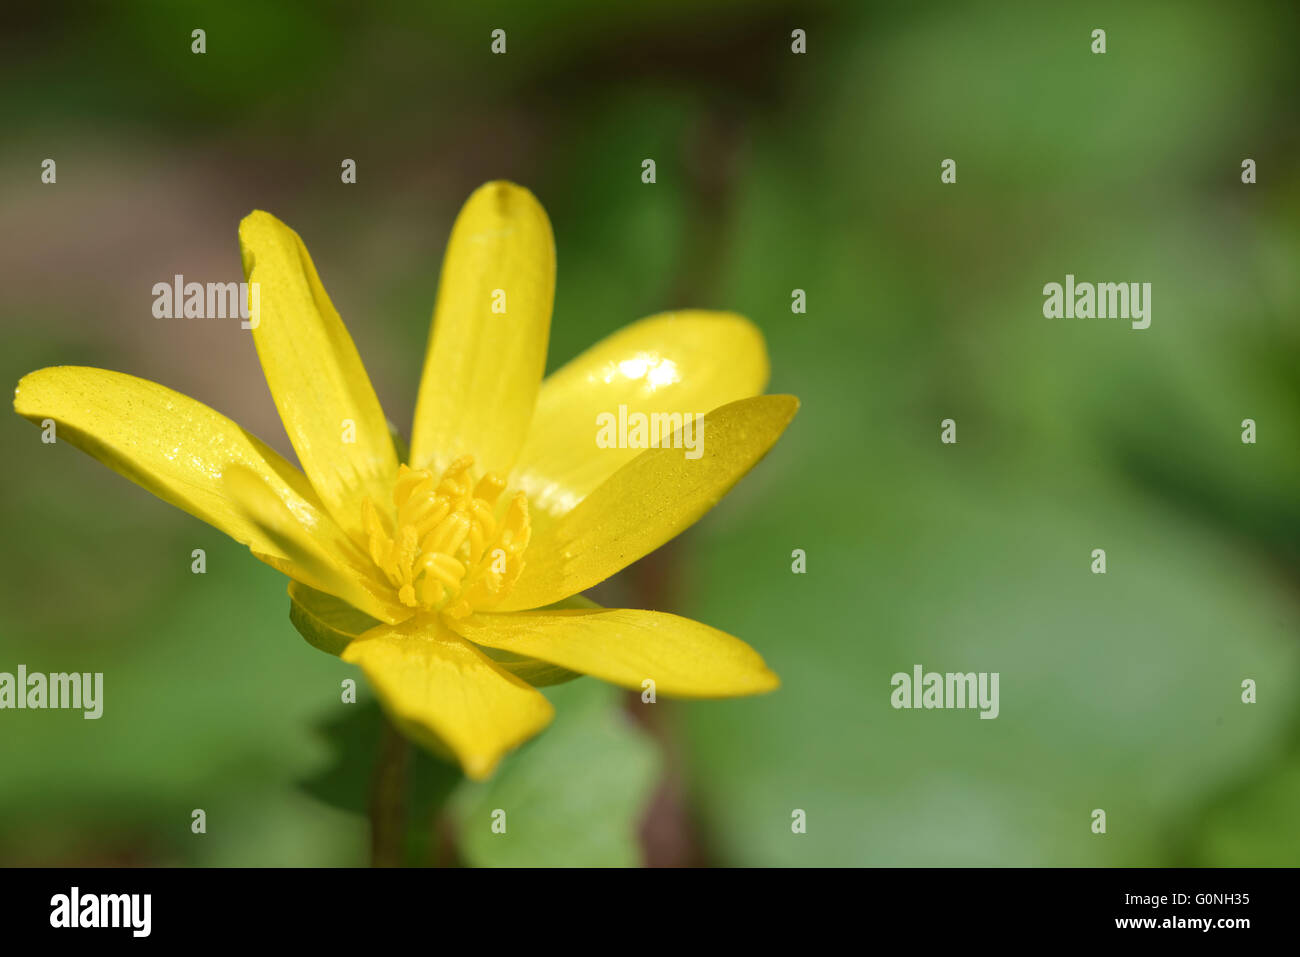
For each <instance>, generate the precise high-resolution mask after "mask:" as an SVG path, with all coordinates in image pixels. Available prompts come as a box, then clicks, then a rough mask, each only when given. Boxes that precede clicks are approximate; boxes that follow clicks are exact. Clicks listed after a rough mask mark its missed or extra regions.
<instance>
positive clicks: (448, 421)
mask: <svg viewBox="0 0 1300 957" xmlns="http://www.w3.org/2000/svg"><path fill="white" fill-rule="evenodd" d="M554 299H555V239H554V237H553V236H552V235H551V223H550V220H548V219H547V218H546V211H545V210H544V209H542V206H541V204H540V203H538V202H537V199H536V198H535V197H534V196H533V194H532V193H530V192H529V191H528V190H526V189H524V188H523V187H521V186H516V185H514V184H513V183H505V182H493V183H488V184H487V185H485V186H481V187H479V188H478V189H477V190H475V192H474V194H473V195H472V196H470V198H469V199H468V200H467V201H466V203H465V207H464V208H463V209H462V210H461V211H460V215H459V216H458V217H457V218H456V224H455V226H453V227H452V231H451V239H450V240H449V241H448V243H447V253H446V255H445V256H444V257H443V262H442V278H441V279H440V280H439V283H438V301H437V305H436V307H435V308H434V314H433V332H432V334H431V336H430V338H429V348H428V352H427V353H426V355H425V359H424V372H423V375H422V376H421V379H420V395H419V398H418V400H417V402H416V406H415V424H414V426H413V428H412V430H411V460H410V461H411V465H412V466H414V467H415V468H432V469H433V470H435V471H440V470H441V469H444V468H446V467H447V466H448V465H450V464H451V462H452V461H454V460H455V459H456V458H458V457H459V456H461V455H472V456H474V459H475V462H476V463H477V465H478V470H479V472H480V473H484V472H494V473H496V474H497V475H499V476H500V477H502V478H505V477H506V476H507V475H508V474H509V472H510V468H511V466H512V465H513V464H514V461H515V457H516V456H517V455H518V453H519V449H520V448H521V447H522V445H523V442H524V436H525V434H526V432H527V430H528V422H529V420H530V418H531V417H532V414H533V406H534V404H535V403H536V401H537V389H538V386H539V385H540V383H541V379H542V372H543V371H544V369H545V367H546V343H547V340H548V338H549V336H550V331H551V306H552V304H553V301H554ZM494 305H495V307H496V308H497V311H495V312H494V311H493V310H494ZM501 310H504V311H501Z"/></svg>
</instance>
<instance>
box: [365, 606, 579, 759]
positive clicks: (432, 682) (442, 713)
mask: <svg viewBox="0 0 1300 957" xmlns="http://www.w3.org/2000/svg"><path fill="white" fill-rule="evenodd" d="M341 657H342V658H343V660H344V661H350V662H352V663H353V664H357V665H360V666H361V668H362V670H363V671H364V672H365V674H366V677H367V678H368V679H369V680H370V683H371V685H373V686H374V689H375V691H376V693H377V694H378V695H379V700H380V702H381V703H382V704H383V705H384V708H385V710H386V711H387V712H388V714H389V716H390V717H391V718H392V719H393V721H394V722H395V723H396V724H398V725H399V727H401V729H402V730H403V731H405V732H406V734H407V735H408V736H410V737H412V738H414V739H415V740H416V741H419V742H420V743H422V744H424V745H426V746H427V747H430V748H432V749H433V750H435V751H440V750H442V749H443V747H446V748H448V749H450V750H451V752H452V753H453V754H454V755H455V756H456V758H457V760H459V761H460V764H461V767H462V768H463V769H464V771H465V773H466V774H467V775H468V776H469V777H471V778H475V779H478V780H481V779H483V778H486V777H488V776H489V775H490V774H491V773H492V771H493V770H494V769H495V768H496V766H497V763H498V762H499V761H500V760H501V758H502V757H503V756H504V755H505V753H506V752H507V751H509V750H510V749H511V748H514V747H516V746H518V745H519V744H522V743H523V742H524V741H527V740H528V739H529V738H531V737H532V736H533V735H535V734H536V733H537V732H538V731H540V730H542V728H544V727H546V725H547V724H548V723H549V722H550V720H551V717H552V716H553V715H554V709H553V708H552V707H551V703H550V702H549V701H547V700H546V698H544V697H543V696H542V695H541V693H540V692H538V691H537V690H536V689H534V688H531V687H529V686H528V685H527V684H525V683H524V682H523V681H521V680H519V679H518V678H516V677H514V676H513V675H511V674H508V673H507V672H505V671H503V670H502V669H501V668H500V667H498V666H497V665H495V664H493V662H492V661H490V660H489V659H488V657H487V656H486V655H484V654H483V652H481V651H479V650H478V649H477V648H475V647H474V646H473V645H471V644H469V643H468V642H466V641H465V640H464V639H462V638H460V637H458V636H457V635H454V634H452V633H451V632H450V631H448V630H447V629H446V627H445V626H444V625H443V624H442V623H441V620H440V619H439V618H438V617H436V616H430V617H427V618H423V619H421V620H420V621H419V622H415V621H412V622H408V623H407V624H405V625H395V626H394V625H381V626H379V627H377V628H374V629H372V630H371V631H368V632H366V634H365V635H363V636H362V637H361V638H360V639H358V640H356V641H353V642H352V643H351V644H349V645H348V646H347V647H346V648H345V649H344V650H343V653H342V655H341Z"/></svg>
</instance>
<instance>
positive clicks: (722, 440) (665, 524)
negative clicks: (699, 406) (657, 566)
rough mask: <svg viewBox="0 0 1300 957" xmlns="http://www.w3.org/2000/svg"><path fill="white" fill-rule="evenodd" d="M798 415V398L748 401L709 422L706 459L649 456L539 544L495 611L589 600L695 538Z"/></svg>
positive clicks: (549, 529) (676, 453)
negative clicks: (686, 537)
mask: <svg viewBox="0 0 1300 957" xmlns="http://www.w3.org/2000/svg"><path fill="white" fill-rule="evenodd" d="M798 408H799V400H798V399H796V398H795V397H794V396H792V395H761V396H755V397H754V398H750V399H741V400H740V401H739V402H732V403H730V404H728V405H724V406H722V408H720V409H715V410H714V411H712V412H710V413H709V414H708V415H706V416H705V417H704V419H703V420H702V427H703V432H702V433H701V438H702V441H701V443H700V452H701V454H700V457H699V458H698V459H688V458H686V455H685V451H686V450H685V449H683V448H666V447H662V448H657V449H647V450H645V451H644V452H642V453H641V454H640V455H638V456H637V457H636V458H634V459H633V460H632V461H631V462H629V463H627V464H626V465H624V466H623V467H622V468H621V469H619V470H618V471H617V472H615V473H614V474H613V475H611V476H610V477H609V478H608V479H606V480H605V482H603V483H602V484H601V485H600V486H599V487H598V488H597V489H596V490H595V491H594V492H592V493H591V494H590V495H588V496H587V497H586V498H585V499H583V500H582V502H581V503H579V504H578V506H577V507H576V508H574V509H573V511H571V512H568V513H566V514H564V515H562V516H561V517H560V518H558V519H556V520H555V521H554V522H551V523H549V524H547V525H545V526H543V527H542V528H541V529H540V530H539V531H538V532H537V533H536V534H534V536H533V539H532V541H531V542H530V543H529V545H528V549H527V551H526V552H525V553H524V570H523V574H522V575H521V576H520V578H519V581H518V582H517V583H516V584H515V586H514V588H513V590H512V591H510V593H509V594H507V595H506V597H505V598H504V599H503V600H502V602H501V603H500V604H499V605H497V606H496V608H495V610H496V611H519V610H522V609H528V608H540V607H541V606H543V605H548V604H550V603H552V602H555V601H559V600H560V599H561V598H566V597H568V596H569V595H574V594H577V593H578V592H580V591H585V590H586V589H588V588H590V587H592V586H593V585H595V584H597V583H599V582H602V581H604V580H605V579H606V578H609V577H610V576H611V575H613V574H614V573H615V572H618V571H619V570H621V569H623V568H625V567H626V566H628V565H630V564H632V562H634V561H636V560H637V559H638V558H641V557H642V556H643V555H646V554H648V553H649V552H652V551H654V550H655V549H656V548H658V547H659V546H660V545H662V544H663V543H664V542H666V541H668V540H669V539H671V538H673V537H674V536H676V535H677V534H678V533H679V532H681V531H683V530H685V529H686V528H689V527H690V526H691V525H693V524H694V523H695V522H696V521H697V520H698V519H699V518H700V516H701V515H703V514H704V513H705V512H707V511H708V510H709V509H711V508H712V507H713V506H714V505H716V504H717V503H718V500H719V499H721V498H722V496H723V495H725V494H726V493H727V492H728V491H729V490H730V489H731V487H732V486H733V485H735V484H736V482H738V481H739V480H740V478H741V477H742V476H743V475H744V474H745V473H746V472H748V471H749V470H750V469H751V468H753V467H754V465H755V463H757V462H758V460H759V459H761V458H762V457H763V456H764V455H765V454H767V450H768V449H770V448H771V447H772V444H773V443H774V442H776V440H777V438H778V437H780V435H781V433H782V431H784V430H785V427H786V426H787V425H788V424H789V423H790V420H791V419H792V418H794V414H795V412H796V411H797V410H798ZM697 427H698V426H697Z"/></svg>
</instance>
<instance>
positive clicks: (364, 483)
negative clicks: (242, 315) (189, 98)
mask: <svg viewBox="0 0 1300 957" xmlns="http://www.w3.org/2000/svg"><path fill="white" fill-rule="evenodd" d="M239 245H240V248H241V250H242V252H243V259H244V274H245V276H247V277H248V281H249V282H250V283H257V284H258V290H259V298H260V305H261V308H260V313H259V315H258V316H256V317H254V319H253V320H252V321H255V322H256V326H255V327H254V328H253V342H254V343H255V344H256V345H257V354H258V357H259V358H260V359H261V360H262V371H263V372H264V373H265V375H266V382H267V385H269V386H270V388H271V395H272V397H273V398H274V399H275V405H276V408H278V409H279V410H280V418H281V420H282V421H283V422H284V427H285V430H286V431H287V432H288V433H289V441H291V442H292V443H293V447H294V451H296V452H297V453H298V461H299V462H300V463H302V468H303V471H304V472H306V473H307V477H308V478H309V479H311V483H312V485H313V486H314V487H315V489H316V492H317V493H318V494H319V495H320V498H321V501H322V502H324V503H325V507H326V509H328V510H329V513H330V515H332V516H333V517H334V520H335V521H336V522H337V523H338V524H339V525H340V526H341V527H342V528H343V530H344V531H346V532H347V533H348V535H349V536H351V538H352V540H353V541H355V542H365V540H366V537H365V533H364V530H363V529H362V522H361V502H362V500H363V499H364V498H365V497H366V496H370V497H371V498H373V499H374V500H375V501H376V502H385V503H386V502H387V501H388V500H389V497H390V496H391V495H392V482H393V479H394V477H395V476H396V474H397V454H396V452H394V450H393V442H392V439H391V438H390V437H389V432H388V421H387V419H385V418H384V413H383V410H382V409H381V408H380V407H379V400H378V399H377V398H376V397H375V390H374V388H373V387H372V386H371V385H370V378H369V377H368V376H367V375H366V370H365V367H364V366H362V364H361V357H360V356H358V355H357V349H356V346H354V345H353V344H352V337H351V336H349V335H348V331H347V328H346V327H345V326H344V325H343V320H342V319H340V318H339V314H338V312H336V311H335V309H334V306H333V304H332V303H331V302H330V299H329V296H328V295H326V293H325V287H324V286H322V285H321V281H320V277H319V276H318V275H317V274H316V268H315V267H314V266H313V265H312V262H311V257H310V256H309V255H308V254H307V247H306V246H304V245H303V243H302V240H301V239H299V238H298V234H297V233H295V232H294V231H293V230H292V229H290V228H289V227H288V226H286V225H284V223H282V222H280V221H279V220H278V219H276V218H275V217H274V216H272V215H271V214H270V213H264V212H261V211H260V210H259V211H257V212H253V213H250V214H249V215H248V216H246V217H244V220H243V222H241V223H240V224H239ZM251 293H252V291H251V289H250V298H252V294H251Z"/></svg>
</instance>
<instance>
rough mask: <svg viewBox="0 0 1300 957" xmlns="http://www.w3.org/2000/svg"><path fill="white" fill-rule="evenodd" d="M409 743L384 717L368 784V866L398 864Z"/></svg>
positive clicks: (409, 754)
mask: <svg viewBox="0 0 1300 957" xmlns="http://www.w3.org/2000/svg"><path fill="white" fill-rule="evenodd" d="M410 758H411V746H410V744H408V743H407V740H406V739H405V738H404V737H402V735H401V734H400V733H399V732H398V730H397V729H396V728H395V727H393V724H392V722H391V721H389V720H388V718H387V717H385V718H384V730H383V733H382V735H381V736H380V739H379V758H378V760H377V761H376V762H375V775H374V778H373V780H372V781H371V785H370V866H371V867H401V866H402V844H403V840H404V838H405V833H406V772H407V767H408V766H409V764H410Z"/></svg>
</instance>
